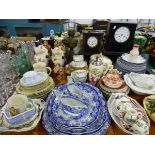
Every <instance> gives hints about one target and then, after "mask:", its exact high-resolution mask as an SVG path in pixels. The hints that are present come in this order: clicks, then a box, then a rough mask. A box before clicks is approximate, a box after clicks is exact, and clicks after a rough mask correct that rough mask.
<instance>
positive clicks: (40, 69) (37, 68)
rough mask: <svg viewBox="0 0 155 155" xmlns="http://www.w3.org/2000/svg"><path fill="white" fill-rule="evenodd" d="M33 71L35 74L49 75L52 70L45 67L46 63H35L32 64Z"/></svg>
mask: <svg viewBox="0 0 155 155" xmlns="http://www.w3.org/2000/svg"><path fill="white" fill-rule="evenodd" d="M33 69H34V70H35V71H37V72H45V73H48V74H49V75H50V74H51V72H52V69H51V68H50V67H46V63H44V62H37V63H34V64H33Z"/></svg>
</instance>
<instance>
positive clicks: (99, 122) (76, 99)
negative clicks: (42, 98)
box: [42, 82, 110, 135]
mask: <svg viewBox="0 0 155 155" xmlns="http://www.w3.org/2000/svg"><path fill="white" fill-rule="evenodd" d="M42 124H43V126H44V128H45V129H46V130H47V132H48V134H55V135H57V134H70V135H84V134H104V133H106V131H107V129H108V127H109V125H110V119H109V114H108V111H107V106H106V101H105V99H104V97H103V96H102V94H101V93H100V91H99V90H98V89H97V88H95V87H94V86H92V85H90V84H87V83H81V82H75V83H67V84H64V85H61V86H59V87H57V88H55V89H54V90H53V92H52V93H51V94H50V95H49V97H48V98H47V104H46V106H45V109H44V113H43V118H42Z"/></svg>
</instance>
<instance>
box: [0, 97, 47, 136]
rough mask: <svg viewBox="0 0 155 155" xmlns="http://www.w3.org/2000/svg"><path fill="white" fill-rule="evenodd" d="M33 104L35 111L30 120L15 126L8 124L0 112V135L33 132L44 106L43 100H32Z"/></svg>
mask: <svg viewBox="0 0 155 155" xmlns="http://www.w3.org/2000/svg"><path fill="white" fill-rule="evenodd" d="M33 102H34V106H35V109H36V111H35V114H34V115H33V116H32V117H31V118H27V119H26V120H25V121H23V122H20V123H17V124H10V123H9V122H8V121H7V119H6V118H5V116H4V114H3V113H2V111H0V133H3V132H24V131H31V130H33V129H34V128H35V127H36V126H37V125H38V123H39V121H40V119H41V115H42V112H43V109H44V106H45V102H44V101H43V100H40V99H33Z"/></svg>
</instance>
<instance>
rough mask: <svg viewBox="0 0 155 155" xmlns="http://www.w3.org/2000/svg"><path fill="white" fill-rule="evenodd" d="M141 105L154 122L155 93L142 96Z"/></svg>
mask: <svg viewBox="0 0 155 155" xmlns="http://www.w3.org/2000/svg"><path fill="white" fill-rule="evenodd" d="M143 106H144V109H145V110H146V112H147V114H148V116H149V117H150V118H151V119H152V121H153V122H155V95H150V96H147V97H145V98H144V100H143Z"/></svg>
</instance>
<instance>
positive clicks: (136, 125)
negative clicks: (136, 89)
mask: <svg viewBox="0 0 155 155" xmlns="http://www.w3.org/2000/svg"><path fill="white" fill-rule="evenodd" d="M108 110H109V113H110V115H111V117H112V119H113V120H114V122H115V123H116V124H117V125H118V126H119V128H121V129H122V130H123V131H124V132H126V133H128V134H149V128H150V120H149V118H148V116H147V114H146V112H145V110H144V109H143V107H142V106H141V105H140V104H139V103H138V102H137V101H136V100H134V99H132V98H131V97H129V96H127V95H125V94H124V93H113V94H112V95H111V96H110V98H109V100H108Z"/></svg>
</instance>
